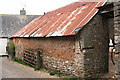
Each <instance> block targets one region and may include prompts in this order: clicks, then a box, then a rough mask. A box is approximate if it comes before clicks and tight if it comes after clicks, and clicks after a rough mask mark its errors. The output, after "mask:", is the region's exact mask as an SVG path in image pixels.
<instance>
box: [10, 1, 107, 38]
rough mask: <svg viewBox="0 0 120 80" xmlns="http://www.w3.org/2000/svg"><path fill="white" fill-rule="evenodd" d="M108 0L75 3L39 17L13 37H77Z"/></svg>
mask: <svg viewBox="0 0 120 80" xmlns="http://www.w3.org/2000/svg"><path fill="white" fill-rule="evenodd" d="M105 2H106V0H105V1H104V0H99V1H98V2H74V3H72V4H69V5H67V6H65V7H62V8H59V9H56V10H54V11H51V12H48V13H47V14H45V15H43V16H42V17H38V18H36V19H34V20H33V21H32V22H30V23H29V24H28V25H26V26H25V27H24V28H22V29H21V30H20V31H18V32H17V33H15V34H14V35H12V36H11V37H50V36H65V35H75V31H76V30H77V29H78V30H79V29H80V28H82V27H83V26H84V25H86V24H87V23H88V22H89V21H90V20H91V18H92V17H93V16H94V15H95V14H96V13H97V12H98V8H96V7H100V6H103V5H104V4H105Z"/></svg>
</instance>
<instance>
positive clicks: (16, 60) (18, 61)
mask: <svg viewBox="0 0 120 80" xmlns="http://www.w3.org/2000/svg"><path fill="white" fill-rule="evenodd" d="M12 61H13V62H17V63H20V64H23V65H25V66H29V65H28V64H26V63H25V62H23V61H22V59H20V58H17V57H14V58H12Z"/></svg>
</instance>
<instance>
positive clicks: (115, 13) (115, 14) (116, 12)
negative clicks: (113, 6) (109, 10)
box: [114, 9, 120, 17]
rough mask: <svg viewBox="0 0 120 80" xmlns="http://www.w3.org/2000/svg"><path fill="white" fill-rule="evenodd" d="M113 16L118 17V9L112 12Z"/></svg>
mask: <svg viewBox="0 0 120 80" xmlns="http://www.w3.org/2000/svg"><path fill="white" fill-rule="evenodd" d="M114 16H115V17H116V16H120V10H119V9H117V10H114Z"/></svg>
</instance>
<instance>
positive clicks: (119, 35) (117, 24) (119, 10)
mask: <svg viewBox="0 0 120 80" xmlns="http://www.w3.org/2000/svg"><path fill="white" fill-rule="evenodd" d="M114 43H115V53H116V55H117V56H116V64H115V66H116V77H119V78H120V1H118V2H114Z"/></svg>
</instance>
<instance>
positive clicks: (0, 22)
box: [0, 14, 40, 38]
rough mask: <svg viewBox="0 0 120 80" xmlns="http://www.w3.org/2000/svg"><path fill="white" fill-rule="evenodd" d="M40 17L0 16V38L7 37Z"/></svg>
mask: <svg viewBox="0 0 120 80" xmlns="http://www.w3.org/2000/svg"><path fill="white" fill-rule="evenodd" d="M39 16H40V15H13V14H0V37H6V38H7V37H9V36H11V35H13V34H14V33H16V32H17V31H19V30H20V29H21V28H23V27H24V26H25V25H26V24H28V23H29V22H31V21H32V20H33V19H34V18H37V17H39Z"/></svg>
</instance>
